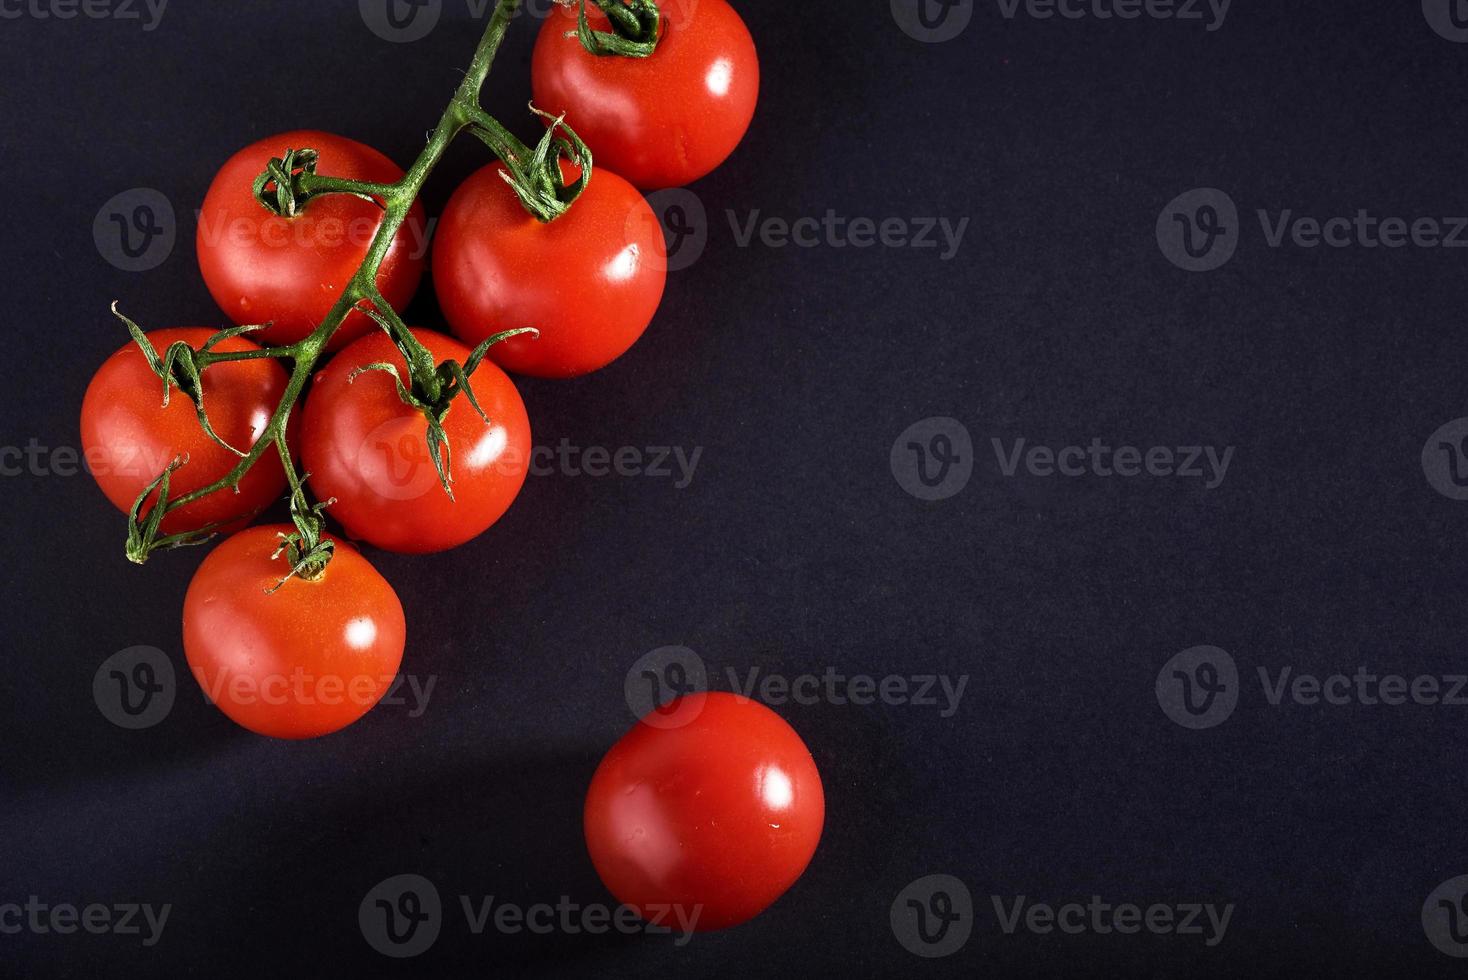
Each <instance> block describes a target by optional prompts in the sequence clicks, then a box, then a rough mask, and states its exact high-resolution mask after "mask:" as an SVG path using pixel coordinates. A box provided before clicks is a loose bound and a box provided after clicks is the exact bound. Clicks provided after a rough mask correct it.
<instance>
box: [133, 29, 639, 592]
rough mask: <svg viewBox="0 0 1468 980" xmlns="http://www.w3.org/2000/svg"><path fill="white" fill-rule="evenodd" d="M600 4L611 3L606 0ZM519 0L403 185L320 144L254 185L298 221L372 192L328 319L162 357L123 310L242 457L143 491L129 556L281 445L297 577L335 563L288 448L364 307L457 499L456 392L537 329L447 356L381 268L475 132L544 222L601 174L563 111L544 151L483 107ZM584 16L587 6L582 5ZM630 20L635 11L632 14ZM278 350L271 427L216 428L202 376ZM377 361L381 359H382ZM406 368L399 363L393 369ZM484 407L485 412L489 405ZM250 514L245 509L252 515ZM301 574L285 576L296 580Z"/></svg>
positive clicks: (160, 544)
mask: <svg viewBox="0 0 1468 980" xmlns="http://www.w3.org/2000/svg"><path fill="white" fill-rule="evenodd" d="M597 2H598V5H599V6H602V7H603V9H606V4H604V3H603V0H597ZM519 5H520V0H498V2H497V4H496V6H495V10H494V14H493V15H492V16H491V17H490V20H489V24H488V25H487V26H486V28H485V31H484V35H483V37H482V38H481V40H480V42H479V47H478V49H477V50H476V51H475V53H474V60H473V62H472V63H471V64H470V66H469V70H468V72H467V73H466V74H465V76H464V80H463V82H462V83H461V84H460V85H459V87H458V89H457V91H456V92H455V93H454V97H453V99H452V100H451V101H450V102H449V105H448V108H447V109H446V110H445V111H444V113H443V116H442V117H441V118H440V119H439V121H438V125H437V126H436V127H435V128H434V130H433V132H432V133H431V134H430V135H429V138H428V145H427V146H426V147H424V149H423V152H422V153H420V154H419V156H418V159H417V160H415V161H414V162H413V165H412V166H411V167H410V168H409V169H408V171H407V173H406V174H405V175H404V176H403V178H402V180H400V181H398V182H397V183H395V184H373V183H365V182H361V181H351V180H345V179H342V178H336V177H331V176H326V175H320V174H317V173H316V163H317V153H316V151H315V150H314V149H312V148H310V147H291V148H285V151H284V153H283V154H282V156H281V157H280V158H278V159H275V160H272V161H271V162H270V164H269V166H268V167H267V169H266V171H265V173H263V174H261V175H260V176H259V177H258V178H257V179H256V181H255V185H254V193H255V196H256V199H257V200H258V201H259V202H260V204H261V206H262V207H263V208H265V209H266V210H268V211H270V212H271V213H273V214H276V215H278V216H280V217H284V218H287V219H290V218H292V217H294V216H295V215H297V214H299V213H300V211H301V209H302V208H305V207H307V206H309V203H310V201H311V199H312V198H314V197H317V196H319V195H322V194H354V195H356V196H358V197H363V198H366V199H368V200H371V201H373V202H374V203H376V204H377V205H378V206H380V207H381V208H382V211H383V217H382V222H381V224H380V225H379V226H378V229H377V233H376V235H375V236H374V237H373V239H372V242H371V244H370V246H369V247H368V250H367V255H366V257H365V258H364V260H363V262H362V264H361V266H360V267H359V268H358V269H357V272H356V273H355V274H354V275H353V276H352V278H351V280H350V281H349V282H348V283H347V286H346V288H345V289H344V290H343V291H342V294H341V296H340V297H339V298H338V299H337V301H336V303H335V304H334V305H333V306H332V308H331V311H330V312H329V313H328V314H327V316H326V318H325V319H324V320H323V321H322V322H321V324H320V325H319V326H318V327H317V328H316V329H315V330H314V331H312V333H311V334H310V335H309V336H307V337H305V338H304V339H302V340H300V341H298V342H296V343H294V344H290V345H288V346H284V347H269V348H263V349H260V350H252V351H228V352H226V351H218V350H215V349H214V348H215V346H216V345H217V344H218V343H219V341H221V340H223V339H225V338H226V337H233V336H239V335H241V334H248V333H250V332H251V331H255V330H259V329H261V326H244V327H233V328H231V329H229V330H224V331H221V332H220V333H219V334H216V335H215V336H214V337H212V338H210V340H209V341H208V342H206V343H205V344H204V345H203V346H202V347H201V348H199V349H198V350H194V349H192V348H190V347H189V346H188V345H187V344H182V343H180V344H174V345H172V346H170V347H169V349H168V350H167V351H166V352H165V353H164V354H163V355H161V356H160V355H159V354H158V352H157V351H156V350H155V349H154V348H153V346H152V345H151V344H150V343H148V340H147V337H146V335H145V334H144V332H143V331H142V329H141V328H139V327H138V326H137V324H135V323H134V322H133V321H131V320H129V319H128V318H127V317H125V316H123V315H122V314H121V313H119V312H118V311H117V306H116V304H113V312H114V313H116V314H117V316H118V317H119V318H120V319H122V321H123V322H124V324H126V325H127V328H128V331H129V333H131V334H132V336H133V338H134V340H135V341H136V342H137V343H138V345H139V347H141V348H142V350H143V353H144V354H145V356H147V358H148V363H149V364H150V365H151V366H152V367H153V370H154V372H155V373H156V374H158V376H159V377H160V378H161V379H162V382H163V392H164V403H165V404H166V403H167V400H168V395H169V391H170V390H171V389H172V388H175V387H176V388H178V389H179V391H180V392H181V393H183V394H184V395H185V396H186V397H188V398H189V399H190V400H191V401H193V403H194V406H195V408H196V410H197V412H198V415H199V421H200V424H201V425H202V426H203V428H204V431H205V432H206V433H207V434H208V435H209V436H210V438H212V439H213V440H214V441H215V442H217V443H219V444H220V445H223V446H226V448H229V449H230V450H231V451H232V452H234V453H236V454H237V455H239V457H240V460H239V462H238V463H236V464H235V465H234V467H233V468H232V469H231V470H230V471H229V472H228V473H226V474H225V475H224V476H223V477H221V478H220V479H218V480H216V481H215V482H214V483H211V484H209V485H208V486H205V487H200V488H198V489H196V490H192V491H190V492H188V493H185V494H180V495H179V496H177V497H172V496H170V494H169V486H170V478H171V476H172V474H173V473H174V472H175V471H176V470H177V469H178V468H179V467H180V466H182V465H183V464H184V463H185V462H186V460H185V459H184V458H179V459H176V460H174V461H173V463H171V464H170V465H169V467H168V468H167V469H166V470H165V471H164V472H163V473H162V474H160V475H159V476H158V478H157V479H155V480H154V481H153V482H152V483H151V484H149V485H148V487H147V488H146V489H145V490H144V491H143V493H142V494H140V495H139V497H138V499H137V501H136V503H135V504H134V505H133V508H132V512H131V513H130V515H129V517H128V541H127V549H126V552H127V557H128V558H129V559H131V560H132V561H135V562H137V563H139V564H141V563H142V562H144V561H146V560H147V558H148V556H149V555H150V554H151V553H153V552H154V551H160V550H164V549H167V548H177V547H182V546H186V545H194V544H200V543H202V542H203V541H206V540H208V539H209V538H210V537H212V536H213V534H214V533H215V532H216V531H217V530H218V529H219V527H220V525H218V524H215V525H210V526H209V527H207V528H202V529H199V530H198V531H190V532H187V533H182V534H171V535H166V536H162V537H160V536H159V527H160V524H161V521H162V519H163V517H164V516H166V515H167V514H169V513H171V512H173V511H175V510H177V509H178V508H180V507H184V506H186V505H188V504H190V503H192V502H194V501H196V500H199V499H200V498H202V497H205V496H208V495H209V494H212V493H219V492H222V491H224V490H226V489H229V490H236V491H237V489H238V487H239V483H240V480H242V479H243V478H244V476H245V474H246V473H248V472H249V471H250V469H251V467H253V466H254V465H255V464H256V463H258V462H259V461H260V459H261V458H262V457H263V456H264V455H265V453H267V452H269V451H270V450H271V449H272V448H273V449H275V450H276V451H277V452H278V453H279V455H280V458H281V462H282V464H283V465H284V467H285V471H286V474H287V477H288V479H289V482H290V487H291V519H292V522H293V523H294V524H295V527H296V531H295V533H294V534H290V535H282V538H283V539H284V540H283V541H282V545H281V550H282V551H283V552H284V553H286V555H287V558H288V561H289V562H290V567H291V572H290V574H291V575H299V576H302V577H305V578H316V577H319V576H320V575H321V573H322V572H323V570H324V569H325V567H326V564H327V562H329V561H330V560H331V548H332V545H331V541H330V540H329V539H327V538H323V537H322V529H323V526H324V522H323V520H322V517H321V511H322V510H323V509H324V508H325V507H326V506H328V505H329V503H330V502H329V501H328V502H326V503H319V504H315V505H311V504H309V503H308V501H307V499H306V494H305V490H304V487H303V482H302V478H301V477H299V476H298V475H297V474H296V470H295V465H294V461H293V460H292V458H291V454H290V452H289V449H288V447H287V446H286V436H285V433H286V429H287V425H288V423H289V421H290V415H291V412H292V410H293V409H294V407H295V405H296V403H297V401H299V400H300V396H301V392H302V390H303V389H304V388H305V386H306V383H307V382H308V381H309V380H310V378H311V375H312V372H313V371H314V370H315V368H316V364H317V362H318V361H319V360H320V359H321V357H322V355H323V354H324V353H325V351H326V347H327V342H328V341H329V340H330V339H331V337H332V335H333V334H334V333H336V331H337V329H338V328H340V326H341V325H342V322H343V321H344V320H345V319H346V318H347V316H348V315H349V314H350V313H351V312H352V311H353V310H356V309H360V310H362V311H363V312H364V313H366V314H367V315H368V316H370V317H371V318H372V319H374V320H375V321H377V323H378V324H379V325H380V326H382V327H383V328H384V329H385V330H386V331H387V333H388V334H389V335H390V336H391V337H392V339H393V342H394V343H395V344H396V345H397V347H398V349H399V350H400V351H401V352H402V355H403V358H404V360H405V362H406V363H407V366H408V372H409V374H410V376H411V384H404V382H403V380H402V379H401V378H398V390H399V395H400V397H402V398H403V400H404V402H406V403H407V404H409V405H412V406H413V407H415V408H417V409H418V410H419V411H421V412H422V413H423V414H424V416H425V417H426V418H427V419H428V423H429V427H428V443H429V447H430V450H431V452H432V454H433V459H434V463H435V466H436V467H437V468H438V472H439V477H440V481H441V483H442V485H443V488H444V490H445V492H448V493H449V494H450V496H452V491H451V489H450V485H451V482H452V480H451V476H450V473H449V468H448V442H447V436H446V435H445V434H444V431H443V427H442V421H443V418H444V416H445V414H446V413H447V411H448V408H449V405H450V403H451V402H452V400H453V399H454V398H455V397H456V396H457V395H459V394H461V393H462V394H464V395H465V396H466V397H467V398H468V399H469V401H470V403H471V405H472V406H473V407H474V408H475V409H476V410H477V409H478V407H479V406H478V403H477V401H476V400H475V398H474V394H473V391H472V389H471V388H470V387H469V376H470V375H471V374H472V373H473V371H474V369H475V368H476V367H478V365H479V363H480V362H481V361H482V360H483V358H484V354H485V351H487V350H488V348H489V346H490V345H491V344H493V343H496V342H498V341H500V340H503V339H505V338H507V337H511V336H515V335H517V334H521V333H526V332H530V333H534V331H533V330H532V329H531V328H528V327H525V328H521V329H517V330H507V331H504V332H502V333H498V334H496V335H495V336H493V337H491V338H490V339H489V340H487V341H485V342H484V343H483V344H481V345H480V346H479V347H478V348H476V350H475V351H474V354H473V356H471V357H470V358H469V360H468V361H467V362H466V363H465V364H463V365H460V364H457V363H455V362H453V361H448V362H445V363H444V364H442V365H437V364H435V363H434V361H433V357H432V355H431V354H430V353H429V352H428V350H427V349H426V348H424V347H423V345H422V344H421V343H419V342H418V341H417V340H416V339H415V338H414V337H413V335H412V333H411V332H410V331H409V330H408V328H407V327H406V326H405V325H404V324H403V321H402V319H401V317H399V316H398V314H397V312H396V311H395V310H393V308H392V307H391V305H389V304H388V303H387V302H386V301H385V300H384V299H383V297H382V294H381V293H380V292H379V291H378V288H377V273H378V270H379V269H380V268H381V266H382V263H383V261H384V259H385V258H386V256H387V253H388V250H389V248H390V247H391V245H392V242H393V239H394V237H395V236H396V235H397V233H398V230H399V229H400V228H401V227H402V225H403V223H404V222H405V221H406V220H407V218H408V213H409V210H410V209H411V208H412V206H413V203H414V202H415V201H416V200H417V199H418V196H419V194H420V193H421V191H422V189H423V186H424V184H425V183H426V182H427V180H428V177H429V175H430V174H431V173H432V172H433V169H434V167H436V166H437V165H438V162H439V161H440V160H441V159H442V158H443V155H444V152H445V151H446V150H447V149H448V147H449V145H450V144H451V143H452V142H453V141H454V139H456V138H457V137H458V136H459V135H460V134H462V133H464V132H465V131H466V130H467V131H469V132H470V133H471V134H472V135H473V136H475V137H476V138H477V139H479V140H480V141H481V142H483V143H484V144H485V145H487V146H488V147H489V148H490V150H491V151H492V152H493V153H494V154H495V155H496V156H497V157H498V158H499V159H500V161H501V162H502V163H503V164H504V166H505V168H506V169H505V170H503V171H501V175H502V176H503V177H504V178H505V180H506V181H507V182H508V183H509V184H510V186H511V187H512V188H514V190H515V194H516V196H517V197H519V199H520V201H521V203H522V204H523V205H524V206H525V208H526V210H527V211H529V212H530V213H531V214H533V215H534V216H535V217H536V218H538V219H539V220H541V221H553V220H555V218H557V217H559V216H560V215H561V214H564V213H565V211H566V210H567V209H568V208H569V207H570V206H571V205H572V204H573V203H574V202H575V200H576V198H577V197H578V196H579V195H580V194H581V192H582V191H584V190H585V189H586V186H587V184H588V183H589V182H590V180H591V177H592V158H591V152H590V150H588V149H587V147H586V144H585V143H583V142H582V141H581V139H580V138H579V137H578V136H577V135H576V134H575V132H574V131H573V130H572V129H571V128H570V127H569V126H567V125H566V124H565V120H564V119H563V118H554V119H551V117H549V116H547V114H545V113H543V112H540V110H538V109H535V107H534V106H531V109H532V111H534V112H536V113H537V114H538V115H540V116H542V117H545V118H547V119H551V124H550V125H549V126H548V127H547V129H546V132H545V135H544V137H542V139H541V140H540V141H539V143H538V144H537V145H536V147H535V148H534V149H531V148H530V147H527V146H526V145H525V144H524V143H522V142H521V141H520V140H518V139H516V138H515V137H514V136H513V135H512V134H511V133H510V132H509V131H508V130H507V129H505V127H504V126H503V125H501V124H500V123H499V122H498V121H497V120H495V119H494V118H493V117H491V116H490V115H489V114H488V113H486V112H485V111H484V110H483V109H482V108H481V107H480V104H479V98H480V93H481V91H482V90H483V87H484V82H485V80H486V78H488V76H489V71H490V68H491V67H492V66H493V64H494V59H495V55H496V53H497V52H498V51H499V48H500V44H501V43H502V42H503V41H504V37H505V33H506V31H507V29H508V28H509V25H510V22H511V20H512V19H513V17H514V16H515V13H516V11H517V9H518V8H519ZM611 5H612V6H614V7H621V6H623V4H622V0H611ZM647 7H651V8H652V10H653V11H654V36H655V33H656V26H655V19H656V15H655V11H656V9H657V8H656V5H655V4H654V3H652V0H631V3H630V5H628V6H627V7H626V9H627V10H629V11H637V13H636V18H637V21H638V23H642V22H643V21H644V20H645V18H646V16H647V13H646V8H647ZM583 19H584V9H583ZM624 19H625V18H624ZM617 29H618V30H619V31H620V30H629V31H633V32H634V33H635V32H636V30H637V29H638V28H637V24H632V23H629V24H623V23H621V22H620V21H618V22H617ZM563 157H564V158H566V159H568V160H569V161H570V162H571V163H573V164H574V165H576V167H577V168H578V169H579V170H580V177H579V178H578V179H577V180H575V181H573V182H572V183H570V184H567V183H566V182H565V181H564V179H563V178H562V175H561V167H560V162H561V159H562V158H563ZM263 357H269V358H279V359H282V360H289V361H291V362H292V367H291V372H290V380H289V382H288V383H287V385H286V390H285V393H284V395H283V396H282V398H281V400H280V403H279V405H277V406H276V409H275V411H274V413H273V414H272V415H271V417H270V421H269V423H268V424H267V425H266V427H265V430H264V432H263V433H262V434H261V435H260V437H259V438H258V439H257V440H256V441H255V443H254V445H252V446H251V447H250V448H249V449H248V450H241V449H237V448H235V447H233V446H228V445H227V444H226V443H225V442H224V441H223V440H222V439H221V438H220V437H219V436H218V435H217V434H216V433H215V432H214V429H213V427H212V426H211V425H210V423H209V420H208V412H207V400H206V397H205V391H204V385H203V374H204V371H205V370H206V369H207V368H208V367H209V366H210V365H212V364H219V363H224V362H229V361H240V360H246V359H251V358H263ZM374 367H378V366H376V365H374ZM393 374H394V376H395V377H396V376H397V372H396V370H395V369H394V370H393ZM480 414H481V415H482V414H483V412H480ZM155 493H156V494H157V500H156V501H154V503H153V505H152V506H151V507H150V508H148V509H147V511H146V512H144V510H143V508H144V505H145V504H146V502H147V500H148V499H149V498H150V497H152V496H153V494H155ZM241 516H242V517H243V516H244V515H241ZM289 577H290V576H289V575H288V576H286V578H289Z"/></svg>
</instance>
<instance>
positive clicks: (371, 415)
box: [301, 329, 531, 553]
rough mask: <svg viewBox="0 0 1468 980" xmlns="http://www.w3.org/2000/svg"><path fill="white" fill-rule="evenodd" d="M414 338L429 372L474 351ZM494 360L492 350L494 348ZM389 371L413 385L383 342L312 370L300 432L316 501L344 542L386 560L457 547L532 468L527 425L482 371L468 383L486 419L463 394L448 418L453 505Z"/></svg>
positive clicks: (420, 423)
mask: <svg viewBox="0 0 1468 980" xmlns="http://www.w3.org/2000/svg"><path fill="white" fill-rule="evenodd" d="M413 336H414V337H416V338H417V339H418V341H419V343H421V344H423V346H424V347H426V348H427V349H428V351H429V353H431V354H432V355H433V360H434V363H435V364H441V363H443V362H444V361H445V360H448V359H450V358H451V359H453V360H455V361H458V362H459V364H460V365H462V364H464V363H465V362H466V361H467V360H468V359H469V356H470V353H471V351H470V350H469V348H467V347H465V346H464V345H463V344H461V343H459V342H458V341H457V340H454V339H453V338H452V337H446V336H444V335H443V334H441V333H435V332H433V331H431V330H418V329H414V330H413ZM491 351H493V348H491ZM377 363H388V364H393V365H395V366H396V367H397V369H398V374H399V376H400V377H401V378H402V380H403V383H404V385H407V386H411V385H412V378H411V376H410V375H409V373H408V366H407V362H406V361H405V360H404V359H403V355H402V352H401V351H399V350H398V348H397V346H396V345H395V344H394V343H393V342H392V339H391V338H389V337H388V336H387V334H385V333H381V332H378V333H375V334H372V335H371V336H368V337H363V338H362V339H361V340H358V341H357V342H356V343H354V344H352V345H351V346H350V347H348V348H347V349H346V350H344V351H342V352H341V353H340V354H337V355H336V356H335V357H334V358H333V359H332V360H331V363H330V364H328V365H327V366H326V368H325V369H323V370H321V371H319V372H317V374H316V377H315V381H314V384H313V386H312V388H311V393H310V395H309V396H308V397H307V399H306V408H305V411H304V413H303V418H302V423H301V447H302V451H301V457H302V464H303V466H304V468H305V470H306V472H307V473H308V474H309V476H308V482H309V483H310V486H311V490H312V492H313V493H314V494H315V495H316V496H317V497H318V498H319V499H321V500H329V499H331V498H333V497H334V498H336V503H334V504H332V505H331V507H330V508H329V509H328V510H327V513H328V514H329V515H330V516H332V517H334V518H336V519H337V520H338V521H339V522H341V525H342V527H343V528H345V529H346V532H347V534H348V535H350V536H351V537H353V538H358V539H360V540H363V541H367V542H370V543H372V544H374V545H377V546H378V547H379V548H386V549H388V550H389V551H398V552H409V553H424V552H431V551H442V550H444V549H446V548H452V547H455V546H456V545H460V544H463V543H464V542H466V541H468V540H470V539H471V538H474V537H476V536H478V535H479V534H481V533H483V532H484V531H485V530H486V529H487V528H489V526H490V525H491V524H493V523H494V522H495V521H497V520H499V518H500V517H501V515H503V514H504V512H505V511H506V510H508V509H509V506H510V504H511V503H512V502H513V501H514V499H515V497H516V495H517V494H518V493H519V492H520V488H521V486H523V485H524V483H525V475H526V473H527V471H528V470H529V466H530V452H531V445H530V419H529V417H528V416H527V415H526V412H525V403H524V402H523V401H522V400H521V399H520V393H519V392H518V391H517V390H516V389H515V384H514V382H513V381H511V380H510V378H509V376H508V375H506V374H505V373H504V372H503V371H501V370H500V369H499V368H498V367H496V366H495V365H494V364H492V363H490V362H489V361H487V360H486V361H484V362H482V363H481V364H480V365H479V368H478V370H476V371H475V372H474V374H473V375H472V376H471V377H470V379H469V384H470V386H471V387H472V389H473V391H474V396H475V398H476V399H477V400H478V402H479V406H480V408H482V409H483V410H484V414H485V416H487V417H488V419H489V421H488V422H486V421H485V420H484V418H481V417H480V415H479V413H478V412H476V411H475V410H474V406H473V405H471V404H470V403H469V398H468V396H467V394H465V393H462V392H461V393H460V394H459V395H457V396H456V397H455V399H454V401H453V403H452V405H451V407H450V408H449V411H448V414H447V415H446V416H445V417H444V420H443V427H444V432H445V433H446V434H447V436H448V445H449V457H448V458H449V466H450V475H451V477H452V479H453V491H454V496H453V498H452V499H450V497H449V496H448V495H447V494H445V493H444V491H443V487H442V485H441V484H440V482H439V478H438V471H437V469H436V468H435V467H434V465H433V457H432V455H430V452H429V448H428V439H427V435H428V420H427V419H426V418H424V416H423V413H422V412H421V411H420V410H418V409H416V408H414V407H412V406H410V405H407V404H405V403H404V402H403V400H402V399H401V398H400V397H399V396H398V392H397V386H396V384H395V383H394V381H393V378H392V376H391V375H389V374H388V373H387V372H385V371H378V370H374V371H365V372H362V373H361V374H358V375H356V377H355V378H354V377H353V376H352V375H353V372H354V371H356V370H357V369H358V368H360V367H364V366H366V365H368V364H377Z"/></svg>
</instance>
